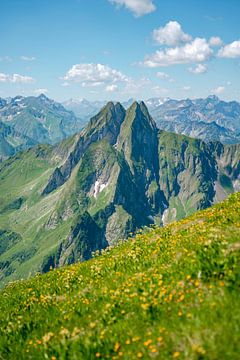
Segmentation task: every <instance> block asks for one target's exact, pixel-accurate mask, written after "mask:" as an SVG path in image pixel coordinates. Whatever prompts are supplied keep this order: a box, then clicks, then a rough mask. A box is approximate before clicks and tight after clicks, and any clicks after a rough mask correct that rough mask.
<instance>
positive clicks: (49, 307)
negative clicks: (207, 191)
mask: <svg viewBox="0 0 240 360" xmlns="http://www.w3.org/2000/svg"><path fill="white" fill-rule="evenodd" d="M239 233H240V193H236V194H234V195H231V196H230V197H229V198H228V199H227V200H225V202H223V203H220V204H218V205H215V206H214V207H212V208H209V209H207V210H204V211H199V212H197V213H195V214H194V215H192V216H191V217H189V218H186V219H184V220H182V221H180V222H176V223H172V224H171V225H168V226H166V227H165V228H154V229H152V230H150V229H148V230H146V231H145V232H143V233H142V234H139V235H137V236H136V237H135V238H132V239H129V241H127V242H124V243H121V244H119V245H118V246H117V247H115V248H113V249H108V250H105V251H103V252H102V254H101V255H100V256H96V258H94V259H92V260H90V261H88V262H85V263H82V264H75V265H72V266H68V267H64V268H62V269H60V270H53V271H51V272H49V273H48V274H45V275H41V276H36V277H35V278H33V279H31V280H29V281H23V282H16V283H12V284H11V285H9V286H8V287H7V288H5V290H4V291H2V292H1V293H0V307H1V314H0V354H1V357H2V358H3V359H52V360H54V359H84V360H87V359H95V358H101V359H108V358H111V359H138V358H139V359H141V358H142V359H152V358H155V359H172V358H174V359H176V358H179V359H188V360H191V359H208V360H210V359H212V360H213V359H229V360H230V359H231V360H235V359H239V342H240V299H239V286H240V270H239V269H240V268H239V261H240V251H239V250H240V243H239Z"/></svg>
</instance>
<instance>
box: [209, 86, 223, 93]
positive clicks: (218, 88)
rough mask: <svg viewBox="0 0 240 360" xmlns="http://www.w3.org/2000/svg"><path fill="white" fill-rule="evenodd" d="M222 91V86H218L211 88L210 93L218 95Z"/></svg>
mask: <svg viewBox="0 0 240 360" xmlns="http://www.w3.org/2000/svg"><path fill="white" fill-rule="evenodd" d="M224 91H225V87H224V86H218V87H217V88H216V89H213V90H212V93H213V94H216V95H220V94H222V93H224Z"/></svg>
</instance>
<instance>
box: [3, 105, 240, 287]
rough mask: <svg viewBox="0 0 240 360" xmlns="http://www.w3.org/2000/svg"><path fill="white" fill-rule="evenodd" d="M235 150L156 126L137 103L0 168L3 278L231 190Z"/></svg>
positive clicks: (79, 255)
mask: <svg viewBox="0 0 240 360" xmlns="http://www.w3.org/2000/svg"><path fill="white" fill-rule="evenodd" d="M239 159H240V146H239V145H227V146H224V145H222V144H220V143H210V144H205V143H204V142H202V141H200V140H195V139H191V138H188V137H185V136H182V135H176V134H171V133H166V132H163V131H159V130H158V129H157V127H156V124H155V122H154V121H153V119H152V118H151V116H150V115H149V113H148V110H147V108H146V106H145V104H144V103H143V102H141V103H136V102H135V103H133V104H132V106H131V107H130V108H129V109H128V110H127V111H125V109H124V108H123V107H122V105H121V104H119V103H115V104H114V103H111V102H110V103H108V104H107V105H106V106H105V107H104V108H103V109H102V110H101V111H100V112H99V113H98V114H97V115H96V116H95V117H93V118H92V119H91V120H90V122H89V124H88V126H87V127H86V129H85V130H84V131H82V132H81V133H79V134H77V135H75V136H73V137H71V138H68V139H67V140H65V141H63V142H62V143H60V144H58V145H56V146H48V145H42V146H39V147H36V148H33V149H31V150H28V151H27V152H23V153H19V154H17V155H16V156H15V157H13V158H10V159H9V160H7V161H5V162H3V164H2V165H1V166H0V194H1V196H0V197H1V198H0V231H1V235H0V243H1V244H3V245H2V250H1V254H0V268H1V279H2V283H5V282H7V281H10V280H13V279H17V278H20V277H27V276H29V275H30V274H33V273H35V272H36V271H48V270H49V269H50V268H51V267H59V266H62V265H64V264H70V263H73V262H76V261H78V260H84V259H89V258H90V257H91V253H92V251H96V250H97V249H102V248H105V247H107V246H108V245H111V244H115V243H116V242H117V241H118V240H119V239H121V238H122V239H123V238H126V237H127V235H128V234H129V233H130V232H135V231H136V230H137V229H138V228H141V227H143V226H146V225H150V224H154V223H155V224H157V225H162V224H167V223H168V222H171V221H173V220H177V219H181V218H183V217H185V216H187V215H189V214H191V213H193V212H194V211H196V210H198V209H202V208H205V207H207V206H210V205H211V204H212V203H214V202H217V201H219V200H221V199H223V198H225V197H226V196H227V195H228V194H229V193H231V192H234V191H237V190H238V189H239V183H240V176H239V173H240V168H239V166H240V165H239Z"/></svg>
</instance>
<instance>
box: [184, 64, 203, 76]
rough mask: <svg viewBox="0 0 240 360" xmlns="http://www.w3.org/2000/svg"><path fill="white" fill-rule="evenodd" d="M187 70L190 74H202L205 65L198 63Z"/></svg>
mask: <svg viewBox="0 0 240 360" xmlns="http://www.w3.org/2000/svg"><path fill="white" fill-rule="evenodd" d="M188 71H189V72H191V73H192V74H204V73H205V72H206V71H207V66H206V65H204V64H198V65H196V67H195V68H189V69H188Z"/></svg>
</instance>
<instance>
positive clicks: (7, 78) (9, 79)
mask: <svg viewBox="0 0 240 360" xmlns="http://www.w3.org/2000/svg"><path fill="white" fill-rule="evenodd" d="M0 82H4V83H13V84H16V83H19V84H32V83H34V82H35V80H34V79H33V78H32V77H31V76H25V75H20V74H13V75H9V74H3V73H0Z"/></svg>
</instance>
